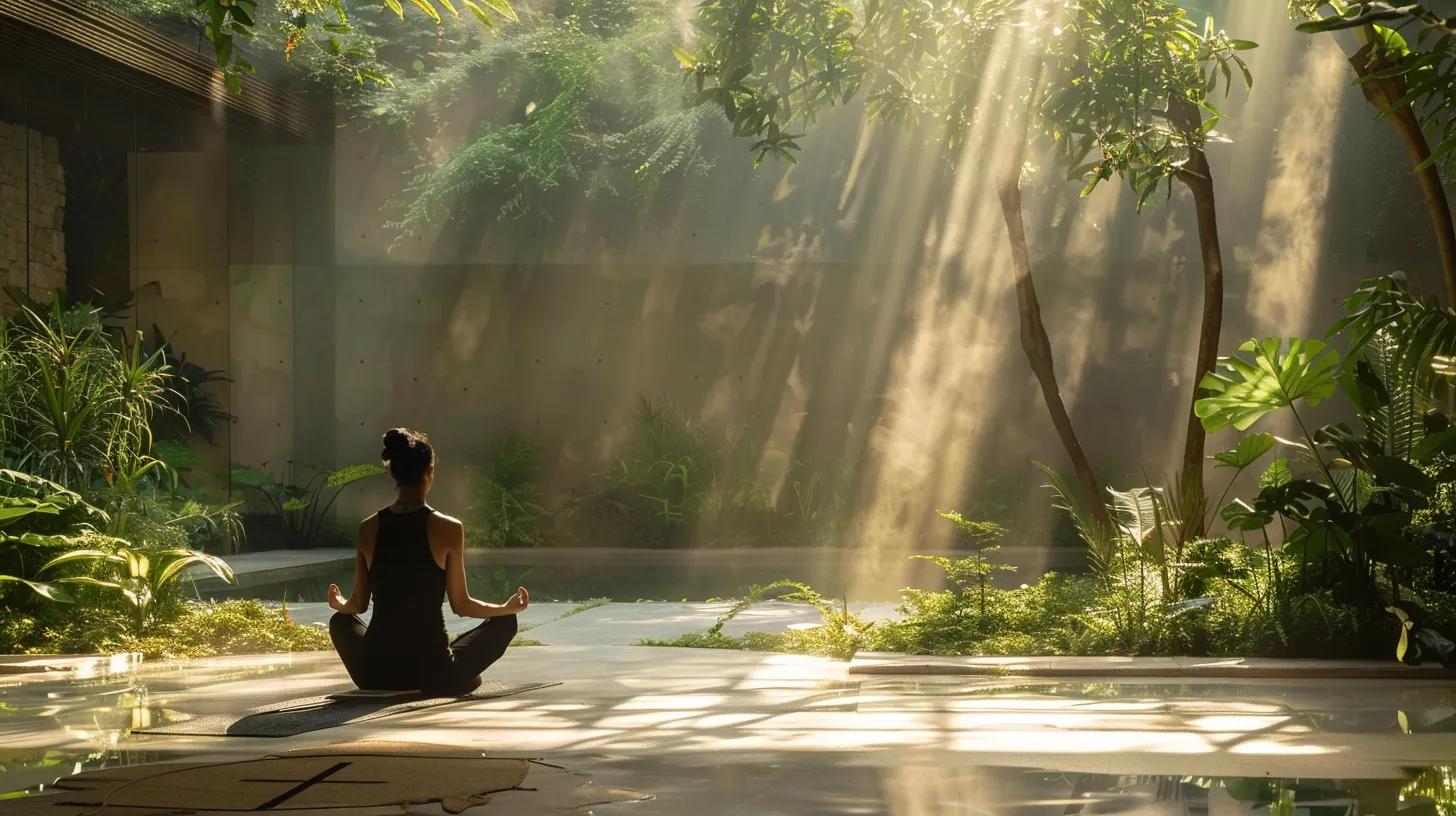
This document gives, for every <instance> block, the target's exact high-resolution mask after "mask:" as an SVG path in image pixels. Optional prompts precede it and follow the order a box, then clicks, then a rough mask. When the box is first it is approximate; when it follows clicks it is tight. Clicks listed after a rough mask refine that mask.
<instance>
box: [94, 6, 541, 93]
mask: <svg viewBox="0 0 1456 816" xmlns="http://www.w3.org/2000/svg"><path fill="white" fill-rule="evenodd" d="M409 1H410V3H411V4H412V5H414V6H415V7H416V8H417V9H418V10H419V11H420V12H422V13H423V14H424V16H425V18H426V19H428V20H429V21H430V22H431V23H433V24H434V25H436V26H440V25H443V24H444V23H445V20H446V15H449V16H450V17H455V18H459V17H461V12H460V8H464V9H465V10H467V11H469V12H470V13H471V14H472V15H473V16H474V17H475V19H476V20H477V21H479V23H480V24H481V25H482V26H483V27H484V28H485V29H487V30H494V29H495V28H496V25H497V21H496V19H495V18H496V17H500V18H502V19H504V20H511V21H514V20H515V19H517V18H516V12H515V10H514V9H512V8H511V4H510V3H509V2H507V0H453V2H452V0H409ZM108 2H110V3H112V4H114V5H117V6H120V7H122V8H123V9H129V8H130V9H134V7H135V6H136V5H137V2H138V0H108ZM457 2H458V3H459V4H460V5H459V7H457V6H456V3H457ZM191 5H193V6H194V8H193V9H191V10H190V14H189V15H188V16H189V18H190V19H191V20H193V21H194V22H195V24H196V25H197V26H198V28H199V29H200V32H199V33H200V34H201V36H202V37H203V38H205V39H206V40H207V41H208V42H209V43H211V45H212V49H213V54H214V56H215V57H216V60H217V65H218V67H219V68H220V69H222V74H223V80H224V82H225V84H226V86H227V88H228V90H229V91H231V92H233V93H242V90H243V78H244V77H246V76H248V75H251V74H253V73H255V71H256V69H255V68H254V66H253V64H252V63H251V62H249V61H248V60H247V59H246V58H245V57H244V53H245V48H244V47H243V44H244V43H248V42H251V41H253V40H254V39H257V37H258V33H259V30H260V29H261V30H263V31H264V32H265V33H268V34H271V35H273V36H270V37H266V38H265V39H267V40H268V43H269V45H270V46H272V47H276V48H277V49H278V50H279V51H281V52H282V57H283V58H284V59H285V60H288V61H291V60H293V59H294V58H295V55H297V56H302V55H303V52H308V54H309V56H311V57H313V58H314V59H316V60H320V61H326V62H329V63H331V64H333V65H334V66H336V69H337V70H340V71H343V72H345V73H347V74H348V75H350V76H352V77H353V78H354V81H356V82H359V83H361V84H362V83H366V82H368V83H375V84H381V85H388V84H390V77H389V76H388V75H387V74H385V73H381V72H379V71H378V70H376V68H375V67H374V63H373V61H372V59H371V58H372V56H373V53H372V52H371V51H370V50H369V49H367V48H365V47H363V46H362V45H361V44H360V42H359V40H360V39H361V38H362V37H361V32H360V30H359V29H358V28H357V27H356V25H355V19H354V16H353V15H354V13H357V12H359V11H363V10H364V9H370V10H374V11H383V10H386V9H387V10H388V11H390V12H393V13H394V15H395V16H396V17H397V18H398V19H399V20H401V21H403V20H404V19H405V4H404V3H402V2H401V0H379V2H372V0H371V1H370V2H368V3H358V2H349V0H294V2H290V3H286V4H280V5H278V6H276V7H274V6H271V5H268V4H265V5H264V7H263V8H262V9H261V10H260V9H259V7H258V5H259V4H258V3H257V2H255V1H254V0H195V2H194V3H192V4H191ZM361 5H362V6H364V9H361V8H358V7H359V6H361ZM351 7H352V8H351Z"/></svg>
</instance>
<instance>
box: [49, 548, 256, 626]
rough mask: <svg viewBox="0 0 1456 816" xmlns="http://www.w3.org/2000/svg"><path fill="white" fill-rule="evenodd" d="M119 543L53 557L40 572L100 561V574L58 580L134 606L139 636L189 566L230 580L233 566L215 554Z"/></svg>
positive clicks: (152, 620) (133, 618)
mask: <svg viewBox="0 0 1456 816" xmlns="http://www.w3.org/2000/svg"><path fill="white" fill-rule="evenodd" d="M114 543H116V544H119V545H121V546H116V547H114V548H110V549H80V550H72V551H70V552H67V553H63V554H61V555H58V556H56V557H55V558H52V559H51V560H50V561H48V562H47V563H46V564H45V565H44V566H42V567H41V569H40V571H41V572H48V571H50V570H52V569H55V568H57V567H61V566H63V565H66V564H79V563H88V564H97V565H100V566H101V567H102V569H103V571H102V573H101V576H100V577H98V576H97V575H95V574H88V575H67V576H63V577H60V578H57V579H56V581H57V583H64V584H80V585H85V586H93V587H98V588H101V589H104V590H108V591H111V592H114V593H116V594H117V595H118V596H120V597H121V598H123V599H124V600H125V601H126V603H127V604H128V605H129V606H130V607H131V609H132V613H133V614H132V618H131V634H132V635H136V636H140V635H142V634H145V633H146V631H147V629H148V628H149V627H150V626H151V625H152V624H153V623H155V622H156V618H155V616H154V615H153V614H152V611H153V609H154V608H155V603H156V601H157V600H158V599H159V598H161V597H163V596H164V595H165V594H167V593H169V592H173V591H175V586H176V584H177V582H179V581H180V580H181V579H182V578H184V577H185V572H184V571H185V570H186V569H187V568H188V567H191V566H194V565H197V566H203V567H206V568H207V569H209V570H211V571H212V573H213V574H214V575H216V576H217V577H219V578H221V579H223V580H224V581H229V582H231V581H232V580H233V571H232V568H231V567H229V566H228V564H227V562H226V561H223V560H222V559H221V558H218V557H217V556H215V555H208V554H206V553H200V552H196V551H194V550H187V549H137V548H132V547H129V546H125V544H126V542H125V541H123V540H120V539H116V540H114Z"/></svg>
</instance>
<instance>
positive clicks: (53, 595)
mask: <svg viewBox="0 0 1456 816" xmlns="http://www.w3.org/2000/svg"><path fill="white" fill-rule="evenodd" d="M0 583H13V584H21V585H23V586H27V587H29V588H30V589H31V591H33V592H35V594H37V595H39V596H41V597H42V598H47V599H49V600H52V601H55V602H56V603H72V602H73V601H75V599H74V598H72V597H71V596H70V594H69V593H67V592H66V591H65V590H63V589H61V588H60V587H58V586H56V585H54V584H45V583H40V582H38V581H27V580H25V579H24V578H17V577H15V576H14V575H0Z"/></svg>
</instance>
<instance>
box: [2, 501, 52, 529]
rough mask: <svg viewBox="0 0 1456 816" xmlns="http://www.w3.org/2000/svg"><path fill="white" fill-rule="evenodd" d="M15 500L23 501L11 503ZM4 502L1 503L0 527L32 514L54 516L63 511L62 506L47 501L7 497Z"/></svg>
mask: <svg viewBox="0 0 1456 816" xmlns="http://www.w3.org/2000/svg"><path fill="white" fill-rule="evenodd" d="M13 501H19V502H23V503H20V504H11V503H10V502H13ZM4 502H5V503H4V504H0V527H4V526H6V525H7V524H10V523H11V522H14V521H17V520H19V519H23V518H25V517H26V516H31V515H34V514H36V513H42V514H45V515H48V516H54V515H57V514H59V513H60V512H61V508H59V507H57V506H55V505H54V504H50V503H47V502H38V501H35V500H33V499H18V500H17V499H6V500H4Z"/></svg>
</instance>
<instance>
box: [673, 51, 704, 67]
mask: <svg viewBox="0 0 1456 816" xmlns="http://www.w3.org/2000/svg"><path fill="white" fill-rule="evenodd" d="M672 55H673V56H674V57H677V63H678V65H681V66H682V69H683V70H684V71H691V70H693V69H694V68H696V67H697V66H698V58H697V57H694V56H693V55H692V54H690V53H688V52H687V51H684V50H683V49H681V48H673V49H672Z"/></svg>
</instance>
